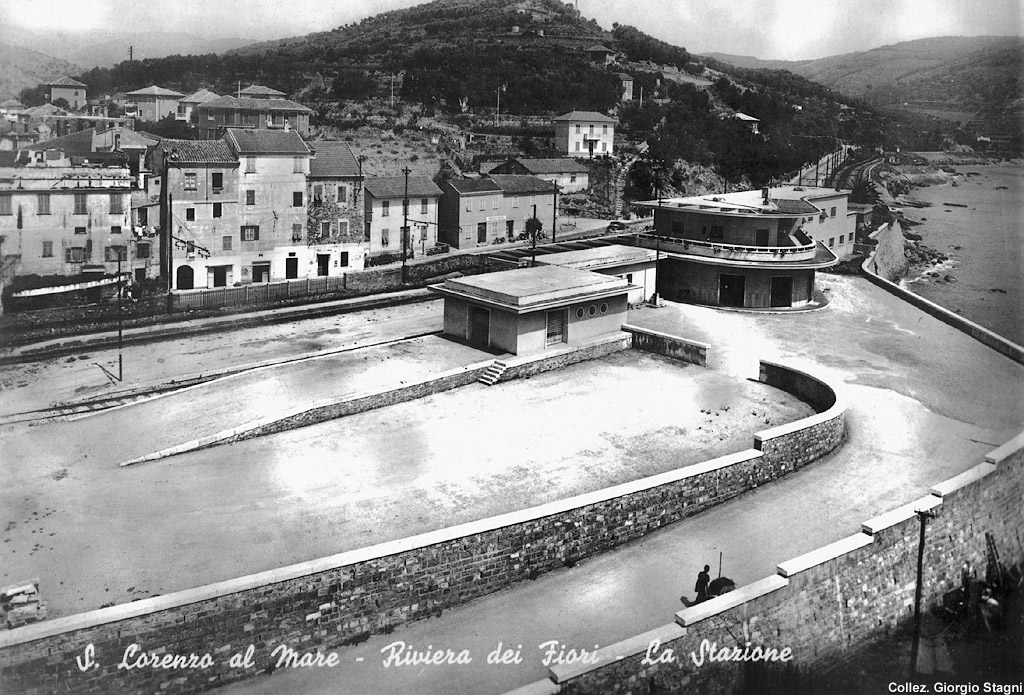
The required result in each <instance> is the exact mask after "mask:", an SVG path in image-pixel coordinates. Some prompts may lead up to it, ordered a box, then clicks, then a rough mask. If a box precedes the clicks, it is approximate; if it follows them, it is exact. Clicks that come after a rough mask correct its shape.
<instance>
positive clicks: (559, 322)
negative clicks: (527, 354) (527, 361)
mask: <svg viewBox="0 0 1024 695" xmlns="http://www.w3.org/2000/svg"><path fill="white" fill-rule="evenodd" d="M564 342H565V309H556V310H555V311H549V312H548V330H547V337H546V340H545V341H544V345H545V346H546V347H551V346H552V345H558V344H559V343H564Z"/></svg>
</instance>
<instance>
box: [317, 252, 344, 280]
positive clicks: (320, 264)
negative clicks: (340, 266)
mask: <svg viewBox="0 0 1024 695" xmlns="http://www.w3.org/2000/svg"><path fill="white" fill-rule="evenodd" d="M346 265H347V264H346ZM330 267H331V255H330V254H329V253H318V254H317V255H316V274H317V275H318V276H320V277H327V270H328V269H329V268H330Z"/></svg>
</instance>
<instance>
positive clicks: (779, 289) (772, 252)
mask: <svg viewBox="0 0 1024 695" xmlns="http://www.w3.org/2000/svg"><path fill="white" fill-rule="evenodd" d="M848 194H849V192H848V191H836V190H832V189H830V188H811V187H801V186H785V187H782V188H770V189H769V188H765V189H762V190H760V191H757V190H753V191H742V192H738V193H722V194H709V195H704V196H694V197H689V198H671V199H663V200H648V201H644V202H640V203H636V204H637V205H639V206H642V207H648V208H653V210H654V231H653V233H651V234H645V235H641V237H640V238H639V239H638V240H637V241H638V242H639V243H640V244H641V245H643V246H645V247H646V248H657V249H658V255H659V258H660V262H659V273H658V290H659V292H660V293H661V295H662V296H663V297H665V298H666V299H671V300H674V301H683V302H691V303H695V304H708V305H711V306H722V307H739V308H747V309H769V308H775V309H785V308H800V307H804V306H806V305H808V304H809V303H811V301H812V294H813V291H814V271H816V270H818V269H819V268H828V267H830V266H833V265H836V264H837V263H838V262H839V257H838V256H837V254H839V255H845V254H846V253H849V252H850V251H852V246H853V237H854V231H855V229H856V216H855V214H854V213H852V212H849V211H848V209H847V196H848ZM837 241H838V243H837Z"/></svg>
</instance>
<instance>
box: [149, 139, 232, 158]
mask: <svg viewBox="0 0 1024 695" xmlns="http://www.w3.org/2000/svg"><path fill="white" fill-rule="evenodd" d="M160 149H161V150H163V151H164V152H165V153H166V154H167V158H168V159H170V160H171V161H172V162H195V163H205V162H222V163H232V162H237V161H238V158H237V157H235V155H234V153H233V152H232V151H231V148H230V147H228V144H227V143H226V142H224V141H223V140H171V139H169V138H168V139H166V140H163V141H162V142H161V143H160Z"/></svg>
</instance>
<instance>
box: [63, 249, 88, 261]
mask: <svg viewBox="0 0 1024 695" xmlns="http://www.w3.org/2000/svg"><path fill="white" fill-rule="evenodd" d="M64 262H65V263H84V262H85V249H84V248H82V247H81V246H69V247H68V248H66V249H64Z"/></svg>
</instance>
